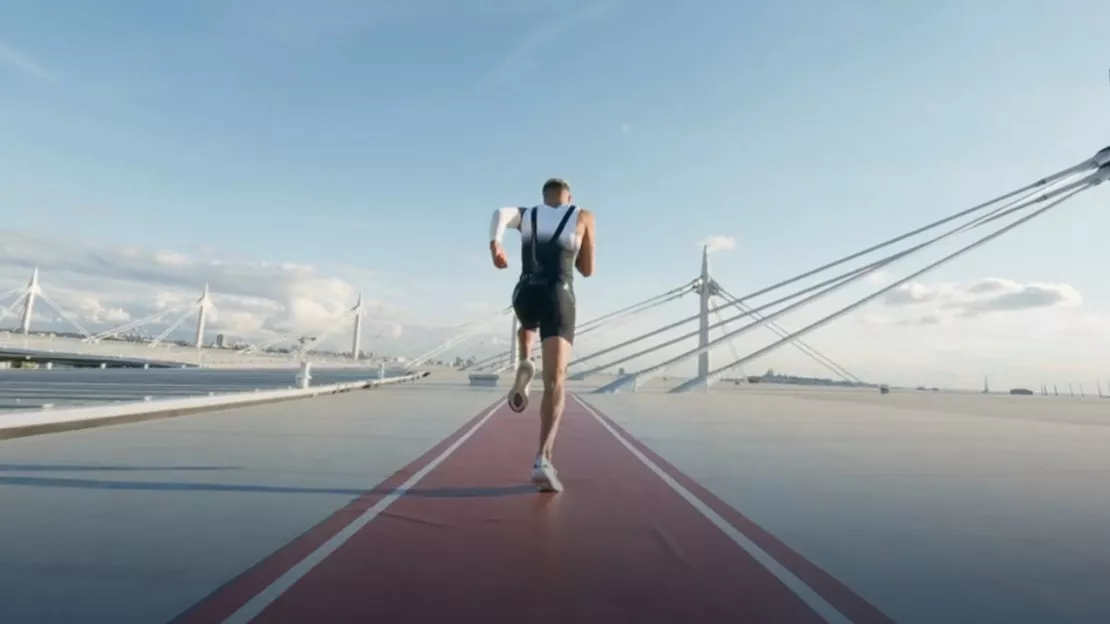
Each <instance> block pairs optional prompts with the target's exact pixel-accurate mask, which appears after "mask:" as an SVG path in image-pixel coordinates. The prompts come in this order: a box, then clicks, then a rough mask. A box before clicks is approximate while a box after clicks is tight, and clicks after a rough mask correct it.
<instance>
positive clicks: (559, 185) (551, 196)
mask: <svg viewBox="0 0 1110 624" xmlns="http://www.w3.org/2000/svg"><path fill="white" fill-rule="evenodd" d="M543 203H545V204H547V205H548V206H561V205H563V204H569V203H570V185H569V184H567V181H566V180H564V179H562V178H551V179H550V180H548V181H547V182H544V183H543Z"/></svg>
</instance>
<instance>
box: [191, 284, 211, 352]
mask: <svg viewBox="0 0 1110 624" xmlns="http://www.w3.org/2000/svg"><path fill="white" fill-rule="evenodd" d="M208 299H209V295H208V284H205V285H204V293H203V294H201V296H200V300H199V301H197V306H198V307H197V334H196V339H195V340H194V341H193V343H194V346H195V347H196V348H198V349H200V348H202V347H204V324H205V322H206V321H207V320H208Z"/></svg>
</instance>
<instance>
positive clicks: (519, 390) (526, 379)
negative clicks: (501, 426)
mask: <svg viewBox="0 0 1110 624" xmlns="http://www.w3.org/2000/svg"><path fill="white" fill-rule="evenodd" d="M535 374H536V365H535V364H533V363H532V360H521V361H520V363H519V364H517V367H516V381H515V382H513V387H512V389H511V390H509V409H511V410H513V411H514V412H517V413H520V412H523V411H524V409H525V408H526V407H528V386H529V385H530V384H531V383H532V377H534V376H535Z"/></svg>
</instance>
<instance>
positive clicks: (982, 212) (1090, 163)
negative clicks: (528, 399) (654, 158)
mask: <svg viewBox="0 0 1110 624" xmlns="http://www.w3.org/2000/svg"><path fill="white" fill-rule="evenodd" d="M1108 179H1110V147H1107V148H1104V149H1102V150H1100V151H1099V152H1097V153H1096V154H1095V155H1094V156H1093V157H1091V158H1089V159H1087V160H1085V161H1083V162H1081V163H1079V164H1077V165H1074V166H1072V167H1068V168H1067V169H1064V170H1062V171H1059V172H1057V173H1054V174H1052V175H1050V176H1048V177H1046V178H1042V179H1040V180H1037V181H1036V182H1033V183H1032V184H1029V185H1026V186H1024V187H1022V188H1019V189H1017V190H1014V191H1011V192H1009V193H1006V194H1004V195H1001V196H999V197H996V198H994V199H991V200H989V201H987V202H984V203H982V204H979V205H977V206H973V207H971V208H968V209H966V210H963V211H960V212H958V213H955V214H953V215H950V216H948V217H945V218H943V219H940V220H938V221H934V222H933V223H929V224H927V225H924V226H922V227H919V228H917V229H915V230H912V231H910V232H907V233H905V234H902V235H900V236H896V237H894V238H891V239H889V240H886V241H883V242H881V243H878V244H876V245H873V246H871V247H868V248H867V249H864V250H862V251H859V252H856V253H853V254H850V255H848V256H845V257H843V258H840V259H838V260H834V261H832V262H829V263H827V264H825V265H822V266H820V267H818V268H815V269H813V270H810V271H807V272H805V273H802V274H800V275H796V276H794V277H792V278H789V279H786V280H783V281H781V282H779V283H777V284H773V285H771V286H768V287H766V288H763V289H761V290H758V291H756V292H753V293H749V294H747V295H743V296H741V297H733V296H731V295H727V293H724V292H723V291H720V292H722V294H726V296H727V301H726V303H724V304H723V305H720V306H715V307H712V308H710V310H709V311H710V312H713V313H718V312H719V311H720V310H722V309H724V308H729V307H739V308H740V309H741V310H742V312H741V313H740V314H737V315H735V316H732V317H729V318H725V319H720V320H718V321H717V322H716V323H708V324H707V319H706V316H707V315H706V310H705V309H702V310H701V311H700V314H699V315H695V316H692V317H689V318H687V319H684V320H682V321H679V322H678V323H673V324H671V325H668V326H666V327H664V328H662V329H659V330H656V331H654V332H650V333H648V334H644V335H641V336H638V337H636V338H633V339H631V340H628V341H625V342H623V343H621V344H619V345H616V346H615V347H610V348H608V349H604V350H602V351H600V352H597V353H592V354H590V355H589V356H586V357H584V358H579V359H578V360H577V361H575V362H572V363H571V364H572V365H574V364H580V363H581V362H583V361H586V360H588V359H592V358H595V357H597V356H599V355H602V354H604V353H608V352H611V351H614V350H616V349H619V348H623V347H626V346H630V345H633V344H636V343H638V342H640V341H642V340H644V339H646V338H649V337H651V336H654V335H656V334H659V333H661V332H663V331H668V330H670V329H674V328H675V327H678V326H681V325H682V324H684V323H687V322H690V321H693V320H695V319H698V318H699V317H700V318H701V319H702V322H701V323H700V324H699V325H700V327H699V329H698V330H696V331H694V332H692V333H688V334H685V335H683V336H680V337H678V338H675V339H672V340H669V341H666V342H664V343H662V344H659V345H655V346H653V347H651V348H649V349H645V350H642V351H639V352H637V353H636V354H634V355H632V356H628V357H625V358H622V359H618V360H616V361H613V362H609V363H607V364H604V365H602V366H596V367H594V368H591V369H589V370H587V371H584V372H582V373H578V374H577V375H576V376H577V377H579V378H581V377H584V376H586V375H589V374H592V373H595V372H598V371H600V370H603V369H605V368H610V367H612V366H615V365H617V364H619V363H621V362H624V361H627V360H632V359H635V358H638V357H642V356H645V355H648V354H651V353H653V352H656V351H658V350H659V349H662V348H665V347H667V346H671V345H674V344H677V343H678V342H681V341H682V340H686V339H689V338H692V337H694V336H699V334H700V336H699V338H700V340H699V344H698V346H696V347H694V348H693V349H690V350H689V351H686V352H684V353H681V354H679V355H677V356H674V357H670V358H668V359H667V360H665V361H663V362H661V363H659V364H655V365H652V366H648V367H646V368H644V369H642V370H639V371H636V372H633V373H629V374H625V375H623V376H621V377H619V378H617V379H616V380H614V381H612V382H611V383H608V384H606V385H604V386H602V387H600V388H598V389H596V390H594V392H599V393H611V392H618V391H620V390H622V389H626V388H630V389H632V390H636V389H637V388H638V387H640V386H642V385H643V384H644V383H645V382H647V381H648V380H650V379H651V378H653V377H654V376H656V375H659V374H661V373H662V372H664V371H666V370H667V369H669V368H673V367H674V366H677V365H679V364H681V363H683V362H686V361H688V360H690V359H692V358H695V357H699V356H701V355H702V354H704V353H707V352H708V351H709V350H710V349H713V348H715V347H717V346H719V345H722V344H724V343H726V342H730V341H732V340H733V339H735V338H737V337H739V336H741V335H743V334H745V333H747V332H750V331H751V330H752V329H754V328H756V327H759V326H761V325H768V324H770V323H772V322H773V321H774V320H775V319H776V318H777V317H779V316H782V315H784V314H788V313H790V312H793V311H796V310H799V309H801V308H803V307H805V306H807V305H809V304H811V303H813V302H815V301H817V300H819V299H821V298H823V297H826V296H827V295H830V294H832V293H834V292H836V291H838V290H840V289H842V288H844V287H845V286H848V285H850V284H853V283H857V282H859V281H860V280H861V279H863V278H864V277H865V276H867V275H868V274H869V273H872V272H874V271H876V270H879V269H882V268H885V267H887V266H889V265H891V264H894V263H895V262H898V261H899V260H903V259H905V258H907V257H909V256H910V255H913V254H915V253H918V252H921V251H923V250H925V249H927V248H929V247H932V246H934V245H936V244H937V243H940V242H941V241H944V240H946V239H949V238H952V237H955V236H959V235H961V234H966V233H968V232H972V231H976V230H979V231H982V230H981V228H985V227H987V226H994V227H997V229H995V230H994V231H992V232H990V233H988V234H985V235H983V236H982V237H981V238H978V239H976V240H974V241H972V242H970V243H968V244H966V245H964V246H963V247H960V248H959V249H957V250H956V251H954V252H952V253H949V254H947V255H945V256H943V257H941V258H940V259H938V260H935V261H934V262H932V263H930V264H928V265H926V266H925V267H923V268H921V269H918V270H916V271H914V272H912V273H910V274H909V275H907V276H905V277H903V278H901V279H899V280H896V281H894V282H893V283H891V284H889V285H887V286H885V287H882V288H880V289H878V290H876V291H875V292H873V293H871V294H869V295H867V296H864V297H862V298H860V299H858V300H856V301H854V302H853V303H851V304H848V305H846V306H844V307H842V308H840V309H838V310H837V311H835V312H833V313H832V314H829V315H827V316H825V317H823V318H821V319H819V320H817V321H814V322H813V323H810V324H809V325H807V326H805V327H803V328H802V329H800V330H797V331H795V332H792V333H788V334H786V335H785V336H782V337H781V338H780V339H779V340H777V341H775V342H773V343H771V344H770V345H768V346H766V347H763V348H761V349H757V350H755V351H753V352H751V353H749V354H748V355H746V356H743V357H737V358H736V359H735V360H734V361H732V362H729V363H728V364H726V365H724V366H720V367H717V368H715V369H709V370H706V368H707V367H703V366H699V372H698V375H697V376H695V377H694V378H692V379H689V380H688V381H686V382H683V383H682V384H679V385H678V386H676V387H674V388H672V389H671V390H670V391H671V392H687V391H690V390H694V389H703V390H704V389H708V388H709V387H710V386H712V384H713V383H715V382H716V381H718V380H719V379H720V378H721V376H722V375H724V374H725V373H727V372H728V371H729V370H732V369H733V368H736V367H739V366H743V365H744V364H747V363H748V362H751V361H752V360H755V359H756V358H759V357H762V356H765V355H767V354H769V353H771V352H773V351H775V350H776V349H778V348H780V347H782V346H783V345H785V344H787V343H793V344H795V345H798V346H799V348H803V347H801V344H803V343H800V341H799V340H798V339H799V338H801V337H802V336H804V335H805V334H808V333H810V332H813V331H815V330H817V329H819V328H821V327H823V326H824V325H826V324H828V323H830V322H832V321H834V320H836V319H838V318H840V317H841V316H844V315H845V314H848V313H849V312H851V311H853V310H856V309H858V308H860V307H861V306H863V305H865V304H867V303H869V302H871V301H874V300H875V299H877V298H878V297H881V296H882V295H884V294H886V293H888V292H890V291H892V290H894V289H895V288H898V287H900V286H902V285H903V284H905V283H907V282H909V281H910V280H913V279H916V278H918V277H920V276H922V275H924V274H926V273H928V272H929V271H932V270H934V269H936V268H937V267H939V266H941V265H943V264H945V263H947V262H950V261H952V260H955V259H956V258H958V257H960V256H962V255H964V254H966V253H967V252H969V251H971V250H973V249H975V248H977V247H979V246H981V245H983V244H985V243H987V242H990V241H991V240H994V239H995V238H998V237H999V236H1001V235H1003V234H1005V233H1007V232H1009V231H1010V230H1013V229H1014V228H1016V227H1018V226H1021V225H1023V224H1025V223H1027V222H1029V221H1031V220H1032V219H1035V218H1037V217H1039V216H1041V215H1043V214H1044V213H1046V212H1048V211H1050V210H1052V209H1054V208H1056V207H1058V206H1059V205H1060V204H1062V203H1064V202H1066V201H1067V200H1068V199H1071V198H1072V197H1075V196H1076V195H1078V194H1080V193H1083V192H1085V191H1087V190H1090V189H1092V188H1094V187H1096V186H1098V185H1100V184H1102V183H1103V182H1105V181H1107V180H1108ZM1022 213H1024V214H1022ZM1019 215H1020V216H1019ZM1007 218H1012V220H1010V221H1009V222H1004V221H1003V220H1004V219H1007ZM961 219H964V222H963V223H960V224H959V225H956V226H954V227H950V228H949V229H947V230H944V231H942V232H941V233H939V234H936V235H934V236H932V237H931V238H927V239H925V240H923V241H921V242H918V243H916V244H914V245H911V246H909V247H907V248H905V249H902V250H900V251H896V252H894V253H891V254H889V255H887V256H884V257H881V258H879V259H877V260H873V261H871V262H869V263H866V264H863V265H862V266H857V267H856V268H852V269H849V270H847V271H844V272H843V273H840V274H837V275H834V276H833V277H830V278H827V279H825V280H824V281H822V282H819V283H817V284H814V285H812V286H808V287H805V288H799V289H797V290H794V291H792V292H788V293H787V294H785V295H782V296H779V297H778V298H776V299H774V300H772V301H768V302H765V303H760V304H758V305H752V304H751V300H753V299H757V298H759V297H763V296H764V295H768V294H770V293H772V292H774V291H778V290H780V289H783V287H785V286H789V285H791V284H794V283H795V282H798V281H800V280H803V279H806V278H809V277H812V276H814V275H817V274H819V273H822V272H825V271H827V270H828V269H831V268H834V267H837V266H840V265H842V264H845V263H848V262H851V261H853V260H856V259H859V258H862V257H863V256H866V255H868V254H871V253H873V252H876V251H878V250H880V249H884V248H886V247H889V246H891V245H895V244H897V243H900V242H902V241H905V240H907V239H910V238H912V237H915V236H918V235H920V234H923V233H925V232H927V231H929V230H933V229H936V228H940V227H941V226H944V225H946V224H948V223H951V222H954V221H958V220H961ZM999 222H1003V223H1005V224H1004V225H1000V224H999ZM703 283H711V282H703ZM718 288H719V287H718ZM710 294H711V295H712V294H713V293H710ZM704 299H705V297H704V296H703V300H704ZM746 317H752V318H753V320H752V321H751V322H749V323H747V324H745V325H743V326H741V327H740V328H738V329H734V330H731V331H729V330H724V333H723V334H722V335H721V336H720V337H718V338H714V339H709V340H707V339H706V332H705V329H716V328H718V327H721V328H724V327H726V324H727V323H730V322H734V321H738V320H740V319H743V318H746ZM807 346H808V345H807ZM834 366H835V364H834ZM842 372H844V373H846V371H842Z"/></svg>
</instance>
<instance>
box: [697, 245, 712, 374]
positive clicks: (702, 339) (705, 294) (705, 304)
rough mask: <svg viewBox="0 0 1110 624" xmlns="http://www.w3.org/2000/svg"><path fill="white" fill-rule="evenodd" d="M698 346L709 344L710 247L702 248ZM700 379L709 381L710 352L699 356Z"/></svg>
mask: <svg viewBox="0 0 1110 624" xmlns="http://www.w3.org/2000/svg"><path fill="white" fill-rule="evenodd" d="M698 295H700V297H699V298H698V346H699V347H704V346H705V345H707V344H709V298H710V296H711V295H712V290H711V288H710V279H709V245H705V246H703V247H702V248H701V277H700V278H699V281H698ZM698 378H699V379H702V380H706V381H708V379H709V351H708V350H705V351H702V352H701V353H699V354H698Z"/></svg>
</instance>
